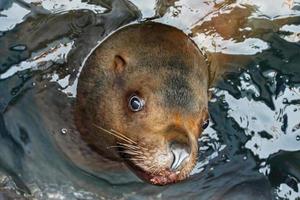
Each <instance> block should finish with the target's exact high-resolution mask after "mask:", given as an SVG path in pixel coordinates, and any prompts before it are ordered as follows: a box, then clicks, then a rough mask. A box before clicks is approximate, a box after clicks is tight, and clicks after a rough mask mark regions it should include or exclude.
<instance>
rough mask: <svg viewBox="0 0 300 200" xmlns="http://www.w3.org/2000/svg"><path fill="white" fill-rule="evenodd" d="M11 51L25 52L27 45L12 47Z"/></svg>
mask: <svg viewBox="0 0 300 200" xmlns="http://www.w3.org/2000/svg"><path fill="white" fill-rule="evenodd" d="M10 49H11V50H13V51H25V50H26V49H27V47H26V46H25V45H22V44H18V45H16V46H13V47H11V48H10Z"/></svg>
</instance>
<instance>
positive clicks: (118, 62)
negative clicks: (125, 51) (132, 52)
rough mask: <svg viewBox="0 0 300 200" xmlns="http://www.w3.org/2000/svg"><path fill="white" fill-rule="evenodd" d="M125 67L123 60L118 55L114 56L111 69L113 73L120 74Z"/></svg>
mask: <svg viewBox="0 0 300 200" xmlns="http://www.w3.org/2000/svg"><path fill="white" fill-rule="evenodd" d="M125 66H126V61H125V59H124V58H123V57H122V56H120V55H115V57H114V62H113V69H114V71H115V73H117V74H120V73H122V72H123V71H124V69H125Z"/></svg>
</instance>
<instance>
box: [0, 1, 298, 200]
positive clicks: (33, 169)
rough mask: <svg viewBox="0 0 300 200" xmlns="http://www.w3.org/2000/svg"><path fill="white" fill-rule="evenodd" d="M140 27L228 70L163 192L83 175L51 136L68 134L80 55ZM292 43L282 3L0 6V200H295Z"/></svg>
mask: <svg viewBox="0 0 300 200" xmlns="http://www.w3.org/2000/svg"><path fill="white" fill-rule="evenodd" d="M147 20H153V21H157V22H161V23H165V24H170V25H172V26H175V27H177V28H179V29H181V30H183V31H184V32H185V33H186V34H188V35H189V36H190V37H191V38H192V39H193V40H194V41H195V42H196V44H197V45H198V47H199V48H200V49H201V50H202V51H203V52H205V53H215V54H218V55H219V56H220V57H222V58H223V59H224V60H223V63H222V64H225V65H226V66H228V67H230V68H233V69H238V70H235V71H230V72H228V73H227V74H225V75H224V77H223V78H222V79H221V80H220V82H219V83H218V84H217V85H216V86H214V88H211V92H212V95H213V98H212V100H211V101H210V103H209V109H210V117H211V123H210V126H209V127H208V128H207V129H206V130H205V132H204V134H203V135H202V137H201V138H200V139H199V144H200V148H199V160H198V162H197V165H196V167H195V169H194V170H193V173H192V175H191V178H190V179H189V180H187V181H184V182H182V183H179V184H175V185H171V186H165V187H156V186H152V185H149V184H146V183H143V182H141V181H140V180H139V179H137V178H136V177H135V176H134V175H133V174H131V173H126V174H122V173H116V174H114V175H112V174H106V173H102V174H100V175H99V174H98V175H95V174H91V173H89V172H88V171H86V170H84V169H82V168H80V167H78V166H77V165H76V164H75V163H72V162H71V161H69V160H68V159H66V157H65V156H64V155H63V154H62V153H61V151H60V149H59V148H58V147H57V145H56V144H55V141H54V139H53V135H54V136H55V137H64V136H65V135H67V134H68V131H69V127H68V126H67V125H68V123H69V121H70V120H72V114H71V113H70V110H68V106H67V105H72V103H73V102H74V100H75V98H76V86H77V77H78V75H79V73H80V69H81V66H82V63H83V62H84V59H85V58H86V57H87V55H88V54H89V52H90V51H91V50H92V49H93V48H94V47H95V46H96V45H97V44H99V43H100V42H101V41H102V40H103V39H104V38H105V37H106V36H107V35H109V34H110V33H112V32H113V31H114V30H116V29H118V28H119V27H122V26H124V25H126V24H129V23H136V22H140V21H147ZM299 41H300V2H299V1H293V0H287V1H284V0H274V1H268V0H264V1H262V0H227V1H225V0H215V1H213V0H212V1H199V0H166V1H162V0H157V1H156V0H149V1H140V0H131V1H125V0H124V1H122V0H118V1H117V0H111V1H109V0H82V1H80V0H72V1H69V0H44V1H39V0H25V1H22V0H1V1H0V138H1V139H0V199H1V197H7V196H10V197H11V198H12V199H15V198H20V199H22V198H28V199H31V198H37V199H174V198H177V199H201V200H202V199H204V200H205V199H297V198H299V197H300V191H299V190H300V45H299ZM39 95H40V96H41V97H43V98H42V99H43V101H42V102H44V104H43V105H44V106H42V107H41V106H38V105H40V102H36V97H39ZM45 119H47V120H49V119H52V121H47V120H45ZM53 119H55V120H53Z"/></svg>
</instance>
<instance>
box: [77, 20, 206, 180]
mask: <svg viewBox="0 0 300 200" xmlns="http://www.w3.org/2000/svg"><path fill="white" fill-rule="evenodd" d="M208 83H209V70H208V66H207V64H206V62H205V58H204V56H203V55H202V53H201V52H200V51H199V49H198V48H197V46H196V45H195V44H194V43H193V41H192V40H190V39H189V38H188V37H187V36H186V35H185V34H184V33H183V32H182V31H180V30H178V29H176V28H174V27H171V26H168V25H163V24H160V23H153V22H151V23H141V24H134V25H129V26H126V27H124V28H122V29H120V30H118V31H116V32H115V33H113V34H111V35H110V36H109V37H108V38H107V39H106V40H104V41H103V42H102V43H101V44H100V45H99V46H98V47H97V48H96V49H95V50H94V51H93V53H92V54H91V55H90V56H89V58H88V59H87V61H86V63H85V66H84V67H83V70H82V72H81V74H80V77H79V82H78V87H77V99H76V105H75V120H76V126H77V128H78V130H79V132H80V134H81V137H82V138H83V140H84V141H85V142H86V143H87V144H88V145H89V146H90V147H91V148H92V149H93V150H94V151H96V152H98V153H99V154H101V155H103V156H105V157H107V158H110V159H112V160H119V161H122V162H125V163H126V165H127V166H128V167H129V168H130V169H132V171H133V172H134V173H135V174H137V175H138V176H139V177H140V178H142V179H143V180H145V181H147V182H149V183H152V184H156V185H166V184H170V183H175V182H178V181H181V180H184V179H186V178H187V177H188V176H189V174H190V172H191V170H192V169H193V167H194V165H195V163H196V159H197V152H198V142H197V140H198V137H199V136H200V134H201V132H202V130H203V124H205V123H206V121H207V119H208V112H207V102H208V94H207V91H208Z"/></svg>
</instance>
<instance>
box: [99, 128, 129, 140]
mask: <svg viewBox="0 0 300 200" xmlns="http://www.w3.org/2000/svg"><path fill="white" fill-rule="evenodd" d="M94 126H95V127H96V128H98V129H100V130H102V131H104V132H106V133H108V134H111V135H113V136H115V137H116V138H119V139H121V140H123V141H125V142H128V143H131V142H130V140H128V139H126V138H123V137H122V136H120V135H117V134H116V133H113V132H110V131H109V130H107V129H105V128H102V127H100V126H97V125H94Z"/></svg>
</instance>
